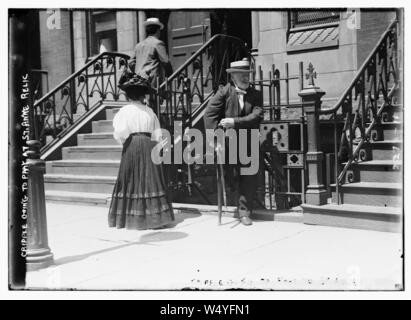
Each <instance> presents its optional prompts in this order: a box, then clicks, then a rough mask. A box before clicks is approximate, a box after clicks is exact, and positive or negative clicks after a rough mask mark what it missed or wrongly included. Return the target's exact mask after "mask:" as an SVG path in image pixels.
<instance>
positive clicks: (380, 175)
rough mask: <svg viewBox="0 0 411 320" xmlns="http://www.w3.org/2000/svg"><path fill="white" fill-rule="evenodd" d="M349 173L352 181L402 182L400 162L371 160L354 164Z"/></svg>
mask: <svg viewBox="0 0 411 320" xmlns="http://www.w3.org/2000/svg"><path fill="white" fill-rule="evenodd" d="M349 171H352V173H353V175H354V181H361V182H396V183H400V182H402V161H393V160H371V161H362V162H354V163H353V164H352V167H351V169H350V170H349Z"/></svg>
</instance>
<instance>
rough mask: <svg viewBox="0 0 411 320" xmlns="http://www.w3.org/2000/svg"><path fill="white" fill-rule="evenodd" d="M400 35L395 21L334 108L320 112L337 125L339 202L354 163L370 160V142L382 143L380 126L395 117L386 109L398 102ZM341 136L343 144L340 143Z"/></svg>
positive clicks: (335, 151)
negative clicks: (339, 124) (338, 137)
mask: <svg viewBox="0 0 411 320" xmlns="http://www.w3.org/2000/svg"><path fill="white" fill-rule="evenodd" d="M397 33H398V21H397V20H395V21H393V22H392V23H390V25H389V26H388V28H387V29H386V30H385V32H384V33H383V34H382V35H381V37H380V39H379V41H378V42H377V44H376V46H375V48H374V49H373V50H372V52H371V53H370V54H369V55H368V57H367V58H366V59H365V61H364V63H363V64H362V65H361V67H360V68H359V70H358V72H357V74H356V76H355V77H354V79H353V80H352V81H351V83H350V85H349V86H348V87H347V89H346V90H345V91H344V93H343V94H342V95H341V97H340V99H339V100H338V101H337V103H336V104H335V105H334V107H332V108H330V109H323V110H321V111H320V115H323V116H324V115H325V116H328V117H330V118H331V120H333V122H334V154H336V155H337V156H336V157H334V159H335V160H334V161H335V163H334V170H335V182H336V193H337V198H338V199H339V187H340V185H341V184H343V183H350V182H353V181H354V175H353V174H352V173H351V174H350V173H349V172H348V170H349V169H350V167H351V165H352V163H353V162H358V161H367V160H369V159H370V157H371V149H370V141H378V140H382V128H381V126H380V125H381V122H382V121H390V120H391V119H390V117H392V115H391V114H390V113H389V112H387V109H388V108H387V107H388V106H390V105H392V104H394V103H395V102H396V101H395V96H394V92H395V90H396V89H397V83H398V56H397V52H398V50H397V49H398V44H397V39H398V35H397ZM341 122H342V123H343V125H342V126H343V127H342V130H339V129H338V124H337V123H341ZM339 134H340V140H339V141H337V136H338V135H339ZM340 168H341V169H340ZM344 179H345V180H344ZM338 201H339V200H338Z"/></svg>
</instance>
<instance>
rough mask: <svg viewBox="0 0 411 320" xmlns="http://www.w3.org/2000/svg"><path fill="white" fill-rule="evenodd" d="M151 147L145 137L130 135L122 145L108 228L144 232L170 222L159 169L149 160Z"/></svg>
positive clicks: (164, 184)
mask: <svg viewBox="0 0 411 320" xmlns="http://www.w3.org/2000/svg"><path fill="white" fill-rule="evenodd" d="M154 145H155V142H154V141H151V138H150V134H147V133H134V134H132V135H130V136H129V138H128V139H127V140H126V142H125V143H124V145H123V151H122V156H121V162H120V169H119V172H118V177H117V181H116V184H115V186H114V190H113V195H112V200H111V204H110V210H109V215H108V224H109V227H116V228H126V229H137V230H144V229H152V228H158V227H162V226H165V225H167V224H170V223H171V222H172V221H174V214H173V209H172V206H171V202H170V201H169V199H168V196H167V189H166V182H165V179H164V174H163V171H162V166H161V165H157V164H155V163H153V161H152V160H151V150H152V148H153V147H154Z"/></svg>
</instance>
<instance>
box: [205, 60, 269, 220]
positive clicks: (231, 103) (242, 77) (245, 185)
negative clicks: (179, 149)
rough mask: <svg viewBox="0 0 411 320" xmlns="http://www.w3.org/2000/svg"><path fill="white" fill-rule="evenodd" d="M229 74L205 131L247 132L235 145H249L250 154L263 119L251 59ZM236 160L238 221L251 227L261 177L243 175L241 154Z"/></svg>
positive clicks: (211, 104)
mask: <svg viewBox="0 0 411 320" xmlns="http://www.w3.org/2000/svg"><path fill="white" fill-rule="evenodd" d="M226 71H227V72H228V73H229V74H230V75H231V81H230V82H229V83H228V84H227V85H225V86H221V87H220V88H219V89H218V91H217V92H216V94H215V95H214V96H213V97H212V98H211V100H210V102H209V104H208V106H207V108H206V110H205V114H204V123H205V128H206V129H213V130H216V129H217V128H218V127H222V128H224V129H234V130H236V131H237V132H238V130H239V129H245V130H246V131H247V139H246V141H240V135H239V134H237V135H236V137H237V141H236V143H237V146H239V145H240V144H247V152H248V153H250V150H251V149H252V148H251V141H252V140H251V138H250V137H251V130H252V129H259V127H260V122H261V120H262V119H263V109H262V104H263V102H262V95H261V93H260V92H259V91H257V90H255V89H254V88H252V87H250V73H251V72H252V70H251V69H250V63H249V61H248V59H243V60H240V61H234V62H232V63H231V64H230V68H228V69H227V70H226ZM219 148H220V149H221V146H217V151H218V149H219ZM236 150H237V151H238V150H239V148H238V147H237V148H236ZM217 155H218V153H217ZM220 155H221V153H220ZM236 157H237V164H236V165H235V166H234V171H235V175H234V176H236V177H238V181H237V182H238V195H239V196H238V218H239V219H240V221H241V223H242V224H244V225H246V226H249V225H251V224H252V220H251V218H250V215H251V213H252V209H253V199H254V197H255V194H256V190H257V184H258V174H257V173H255V174H251V175H242V174H241V170H240V169H241V168H242V167H244V165H243V164H241V163H240V161H239V157H238V154H237V155H236ZM221 168H222V166H221V167H220V170H219V171H220V176H221V175H222V174H223V173H222V172H221V171H222V170H221ZM219 196H220V195H219ZM220 200H221V199H220ZM220 203H221V202H220Z"/></svg>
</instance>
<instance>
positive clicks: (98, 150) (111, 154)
mask: <svg viewBox="0 0 411 320" xmlns="http://www.w3.org/2000/svg"><path fill="white" fill-rule="evenodd" d="M122 149H123V147H122V146H121V145H112V146H77V147H64V148H63V160H69V159H75V160H81V159H84V160H90V159H97V160H119V159H121V151H122Z"/></svg>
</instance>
